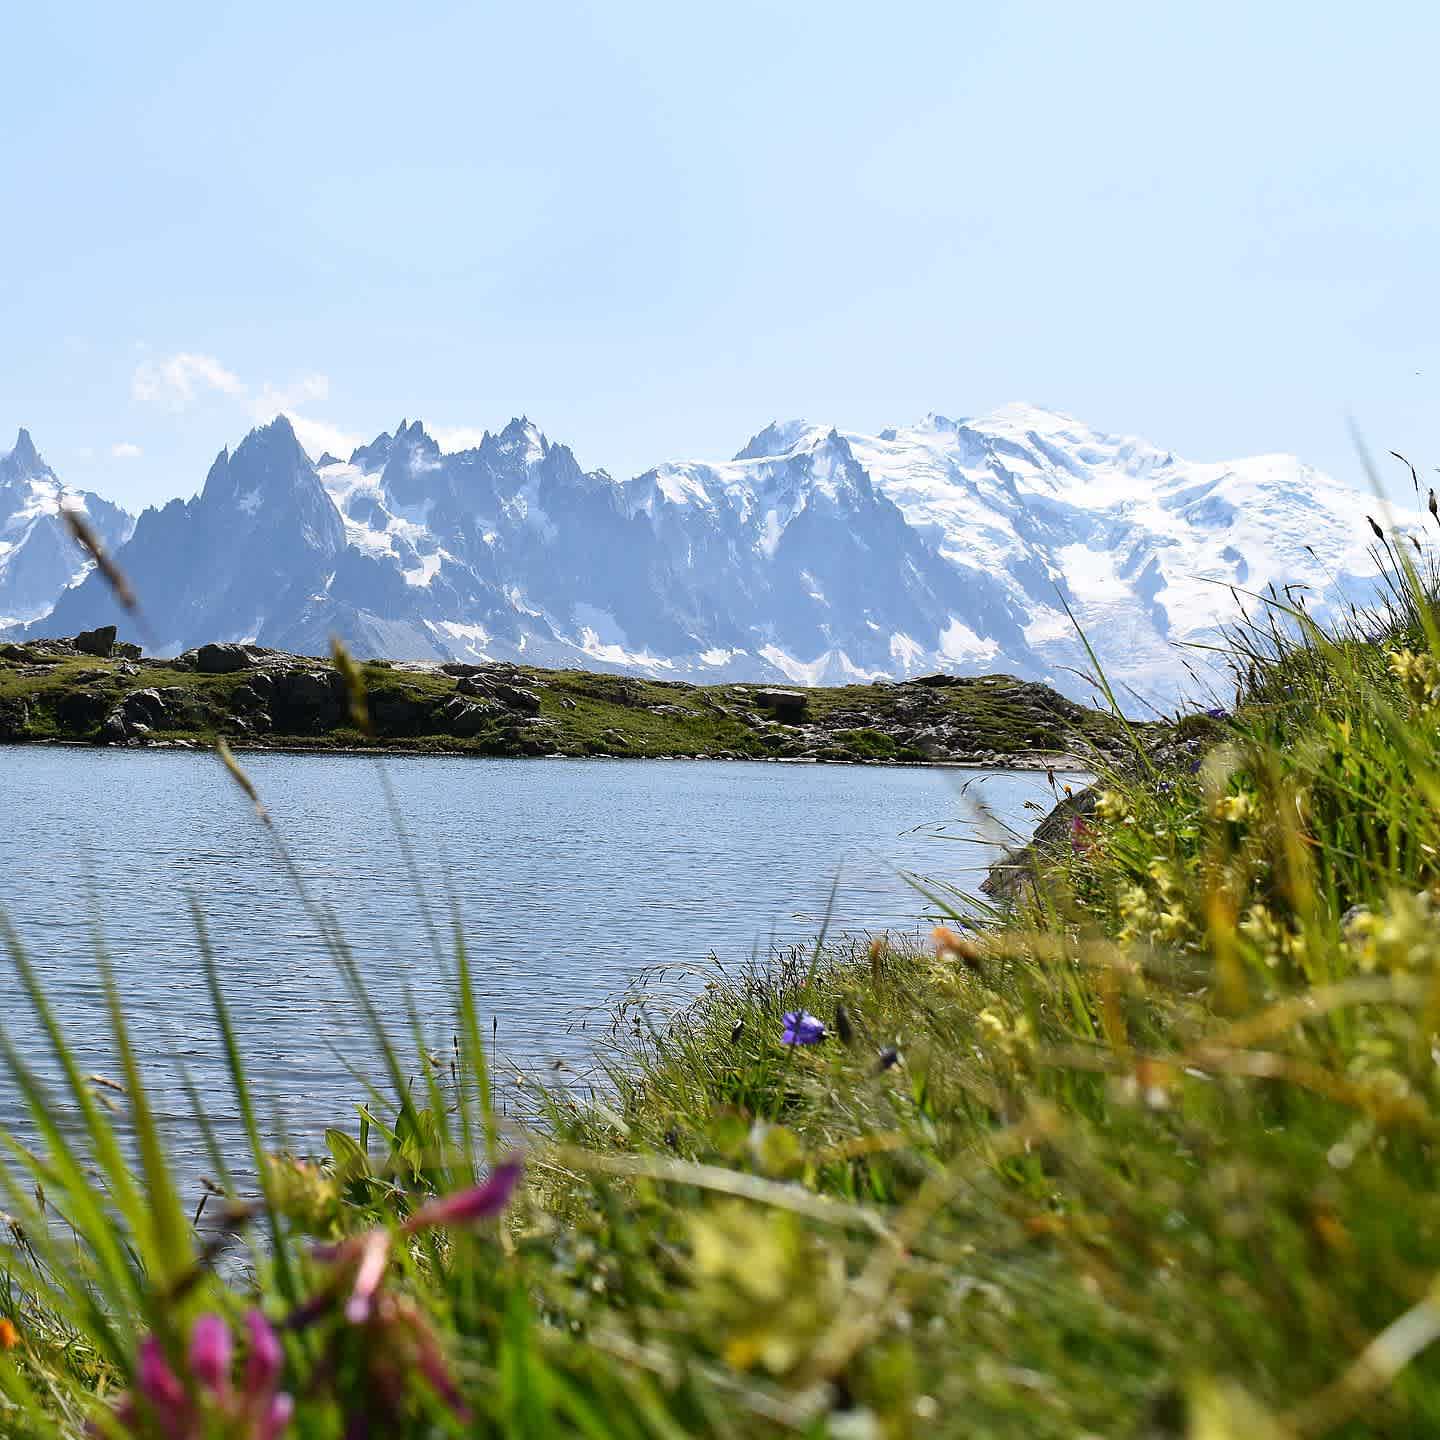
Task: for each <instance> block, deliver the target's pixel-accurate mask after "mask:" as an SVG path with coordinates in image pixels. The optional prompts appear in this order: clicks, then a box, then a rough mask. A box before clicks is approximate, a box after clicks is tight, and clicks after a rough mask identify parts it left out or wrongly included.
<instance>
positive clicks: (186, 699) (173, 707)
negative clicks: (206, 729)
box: [155, 685, 207, 729]
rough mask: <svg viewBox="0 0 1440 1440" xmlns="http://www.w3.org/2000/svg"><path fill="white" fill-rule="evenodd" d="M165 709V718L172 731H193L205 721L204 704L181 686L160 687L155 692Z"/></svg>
mask: <svg viewBox="0 0 1440 1440" xmlns="http://www.w3.org/2000/svg"><path fill="white" fill-rule="evenodd" d="M155 693H156V694H157V695H158V696H159V697H160V700H161V702H162V704H163V705H164V707H165V718H166V720H167V722H168V723H169V725H170V727H171V728H172V729H175V728H181V729H193V728H194V727H196V726H198V725H203V724H205V722H206V719H207V712H206V709H205V705H204V702H203V701H202V700H201V699H200V697H199V696H198V695H197V694H196V693H195V692H194V691H193V690H187V689H186V688H185V686H183V685H162V686H161V687H160V688H159V689H158V690H156V692H155Z"/></svg>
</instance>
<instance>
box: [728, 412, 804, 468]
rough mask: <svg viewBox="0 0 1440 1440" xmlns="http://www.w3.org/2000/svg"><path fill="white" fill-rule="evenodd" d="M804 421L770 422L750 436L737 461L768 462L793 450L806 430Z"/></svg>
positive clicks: (737, 456)
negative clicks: (756, 433) (757, 432)
mask: <svg viewBox="0 0 1440 1440" xmlns="http://www.w3.org/2000/svg"><path fill="white" fill-rule="evenodd" d="M812 428H813V427H812V426H811V425H810V423H809V422H808V421H806V420H772V421H771V422H770V424H768V425H767V426H766V427H765V428H764V429H763V430H762V431H760V433H759V434H758V435H752V436H751V437H750V440H749V442H748V443H747V444H746V445H745V448H744V449H743V450H741V451H740V452H739V453H738V454H737V455H736V456H735V458H736V459H737V460H768V459H773V458H774V457H776V456H777V455H784V454H785V453H786V451H788V450H793V449H794V448H795V446H796V444H798V443H799V441H800V439H801V438H802V437H803V436H804V434H805V432H806V431H807V430H810V429H812Z"/></svg>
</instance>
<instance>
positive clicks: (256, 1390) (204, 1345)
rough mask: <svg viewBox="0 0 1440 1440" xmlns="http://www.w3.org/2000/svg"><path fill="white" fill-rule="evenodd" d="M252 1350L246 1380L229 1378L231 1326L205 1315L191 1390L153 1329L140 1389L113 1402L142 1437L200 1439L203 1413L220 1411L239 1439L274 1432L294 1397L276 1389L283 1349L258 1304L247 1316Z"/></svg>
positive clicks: (193, 1352) (140, 1365)
mask: <svg viewBox="0 0 1440 1440" xmlns="http://www.w3.org/2000/svg"><path fill="white" fill-rule="evenodd" d="M245 1326H246V1330H247V1332H248V1334H249V1337H250V1354H249V1356H248V1358H247V1360H246V1364H245V1381H244V1387H243V1389H242V1390H241V1391H239V1392H238V1393H237V1392H236V1391H235V1390H234V1388H233V1387H232V1385H231V1368H232V1367H231V1352H232V1349H233V1337H232V1336H231V1333H230V1327H229V1326H228V1325H227V1324H226V1323H225V1321H224V1320H223V1319H221V1318H220V1316H218V1315H202V1316H201V1317H200V1318H199V1319H198V1320H197V1321H196V1322H195V1328H194V1329H193V1330H192V1331H191V1332H190V1348H189V1351H188V1353H187V1357H186V1358H187V1363H188V1366H189V1371H190V1378H191V1381H192V1390H191V1391H187V1390H186V1387H185V1386H184V1384H182V1383H181V1381H180V1378H179V1377H178V1376H177V1375H176V1374H175V1372H174V1370H172V1369H171V1368H170V1362H169V1361H168V1360H167V1359H166V1356H165V1351H164V1349H163V1347H162V1346H161V1344H160V1342H159V1340H158V1339H156V1337H155V1336H154V1335H147V1336H145V1338H144V1339H143V1340H141V1342H140V1349H139V1353H138V1355H137V1356H136V1365H135V1390H134V1393H133V1394H130V1393H127V1394H124V1395H121V1396H120V1397H119V1399H118V1400H117V1402H116V1404H115V1410H114V1415H115V1418H116V1420H118V1421H119V1423H120V1424H121V1425H122V1426H123V1427H124V1428H125V1429H126V1430H128V1431H129V1432H130V1434H131V1435H134V1436H137V1437H142V1436H143V1437H146V1440H149V1437H152V1436H156V1437H161V1440H200V1437H201V1436H203V1435H204V1434H205V1433H206V1430H207V1425H206V1417H207V1416H216V1417H218V1418H219V1419H220V1420H221V1421H222V1423H223V1424H224V1426H225V1433H226V1435H233V1436H235V1437H236V1440H276V1437H277V1436H278V1435H280V1434H281V1432H282V1431H283V1430H284V1429H285V1427H286V1426H287V1425H288V1424H289V1423H290V1417H291V1415H292V1414H293V1413H294V1408H295V1407H294V1404H293V1403H292V1401H291V1399H290V1397H289V1396H288V1395H285V1394H282V1393H281V1392H280V1389H279V1383H280V1372H281V1369H282V1368H283V1365H284V1355H283V1353H282V1351H281V1349H280V1342H279V1341H278V1340H277V1339H276V1338H275V1332H274V1331H273V1330H272V1329H271V1328H270V1325H269V1323H268V1322H267V1321H266V1319H265V1317H264V1316H263V1315H261V1314H260V1312H259V1311H258V1310H252V1311H251V1312H250V1313H249V1314H248V1315H247V1316H246V1317H245Z"/></svg>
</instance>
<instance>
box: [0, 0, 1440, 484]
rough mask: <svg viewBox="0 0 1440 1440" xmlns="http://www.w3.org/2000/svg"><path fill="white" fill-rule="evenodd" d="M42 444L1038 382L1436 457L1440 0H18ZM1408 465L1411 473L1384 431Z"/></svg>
mask: <svg viewBox="0 0 1440 1440" xmlns="http://www.w3.org/2000/svg"><path fill="white" fill-rule="evenodd" d="M5 32H6V33H5V47H6V50H7V52H8V53H7V61H6V66H5V73H6V82H5V90H6V94H5V101H4V119H3V121H0V175H3V177H4V184H5V191H4V200H3V217H0V450H3V449H5V448H8V446H9V444H10V440H11V436H12V435H13V432H14V430H15V428H16V427H18V426H21V425H24V426H26V427H28V428H29V429H30V431H31V432H32V434H33V436H34V439H35V441H36V444H37V445H38V446H39V448H40V450H41V451H42V453H43V454H44V455H45V456H46V458H47V459H48V460H49V461H50V463H51V464H52V466H53V467H54V468H55V470H56V471H57V472H58V473H59V474H60V476H61V478H62V479H64V480H66V481H67V482H69V483H71V484H75V485H78V486H82V487H84V488H87V489H94V490H98V491H100V492H101V493H102V494H105V495H107V496H110V497H111V498H114V499H117V500H119V501H121V502H122V503H124V504H126V505H128V506H130V507H131V508H138V507H139V506H141V505H144V504H149V503H155V502H158V501H162V500H164V499H165V498H167V497H169V496H171V495H176V494H180V495H189V494H191V493H193V492H194V491H195V490H197V489H198V488H199V487H200V485H201V484H202V483H203V480H204V475H205V471H206V469H207V468H208V466H209V464H210V462H211V461H212V460H213V458H214V456H215V454H216V453H217V452H218V451H219V450H220V448H221V447H222V445H226V444H229V445H234V444H235V443H236V442H237V441H238V440H239V439H240V438H241V437H242V436H243V435H244V434H245V432H246V431H247V430H248V429H249V428H250V427H251V426H252V425H254V424H255V423H257V422H259V421H262V420H266V419H269V418H270V417H271V416H273V415H274V414H275V413H277V412H280V411H284V412H285V413H287V414H289V415H291V417H292V419H293V420H294V421H295V423H296V427H297V430H298V431H299V433H300V435H301V438H302V439H303V440H304V441H305V443H306V445H307V447H308V448H310V450H311V452H312V454H315V455H318V453H319V451H320V450H321V449H324V448H327V447H328V448H330V449H332V450H334V451H336V452H337V453H348V449H349V447H350V446H352V445H354V444H356V443H359V442H360V441H362V440H368V439H370V438H372V437H373V436H374V435H375V434H376V433H378V432H379V431H381V430H389V429H393V428H394V426H395V425H396V423H398V422H399V421H400V420H401V419H402V418H410V419H414V418H416V417H419V418H421V419H423V420H424V421H425V423H426V426H427V428H429V429H430V430H431V432H432V433H433V434H435V435H436V436H437V437H438V438H439V439H440V440H441V441H442V443H444V444H446V445H447V448H453V447H456V446H460V445H463V444H466V443H473V442H474V441H475V440H477V439H478V437H479V435H480V433H481V432H482V431H483V430H484V429H486V428H489V429H491V430H498V429H499V428H500V427H502V426H503V425H504V424H505V422H506V421H507V420H508V419H509V418H510V417H511V416H512V415H516V414H521V413H524V414H527V415H529V416H530V418H531V419H533V420H535V421H536V422H537V423H538V424H540V425H541V427H542V428H543V429H544V430H545V431H546V432H547V433H548V434H549V435H550V437H551V438H552V439H555V440H561V441H564V442H565V443H567V444H569V445H570V446H571V447H572V448H573V449H574V450H575V452H576V456H577V458H578V459H579V460H580V462H581V464H582V465H584V466H586V467H587V468H588V467H594V466H604V467H605V468H607V469H609V470H610V471H611V472H612V473H614V474H617V475H632V474H636V473H638V472H640V471H641V470H643V469H646V468H648V467H649V466H650V465H652V464H655V463H658V462H659V461H661V460H665V459H679V458H707V459H709V458H721V457H724V456H728V455H731V454H733V453H734V452H735V451H736V450H737V449H739V448H740V447H741V446H742V445H743V444H744V443H745V441H746V439H747V438H748V437H749V436H750V435H751V434H753V433H754V432H756V431H758V430H760V429H761V428H763V427H764V425H765V424H766V423H767V422H769V421H770V420H772V419H776V418H788V417H793V416H805V417H807V418H808V419H811V420H813V421H819V422H829V423H834V424H836V425H838V426H840V427H841V428H842V429H853V430H861V431H875V430H878V429H881V428H883V427H884V426H887V425H903V424H906V423H910V422H913V421H915V420H918V419H919V418H921V417H922V416H923V415H924V414H925V413H926V412H928V411H932V410H933V411H939V412H941V413H943V414H946V415H950V416H952V417H958V416H970V415H982V414H984V413H985V412H986V411H988V410H990V409H993V408H995V407H997V406H999V405H1002V404H1005V403H1007V402H1009V401H1013V400H1027V401H1030V402H1033V403H1035V404H1041V405H1046V406H1050V407H1053V408H1055V409H1059V410H1064V411H1067V412H1069V413H1071V414H1073V415H1077V416H1079V417H1081V418H1083V419H1085V420H1087V421H1089V422H1090V423H1091V424H1093V425H1095V426H1097V427H1099V428H1101V429H1104V430H1107V431H1113V432H1118V433H1134V434H1139V435H1143V436H1145V437H1146V438H1148V439H1150V440H1152V441H1153V442H1154V443H1156V444H1157V445H1160V446H1162V447H1165V448H1169V449H1173V450H1175V451H1176V452H1177V453H1179V454H1181V455H1185V456H1187V457H1189V458H1193V459H1200V460H1214V459H1224V458H1227V457H1234V456H1240V455H1247V454H1255V453H1259V452H1265V451H1277V450H1279V451H1291V452H1294V453H1296V454H1298V455H1300V456H1302V457H1303V458H1304V459H1306V460H1308V461H1310V462H1311V463H1313V464H1316V465H1319V466H1320V467H1321V468H1323V469H1326V470H1328V471H1330V472H1331V473H1333V474H1335V475H1337V476H1339V477H1340V478H1342V479H1349V480H1352V481H1354V482H1355V483H1357V484H1364V483H1365V482H1364V478H1363V475H1362V472H1361V468H1360V466H1359V464H1358V462H1357V458H1356V450H1355V446H1354V442H1353V440H1352V437H1351V429H1350V426H1351V422H1352V420H1353V423H1354V424H1355V426H1357V427H1358V429H1359V430H1360V431H1361V432H1362V433H1363V435H1364V436H1365V438H1366V440H1367V442H1368V443H1369V445H1370V447H1371V449H1372V450H1373V451H1374V453H1375V454H1376V455H1377V456H1379V457H1380V461H1381V462H1383V463H1382V464H1381V467H1380V468H1381V473H1382V475H1383V476H1384V477H1385V479H1386V480H1387V481H1389V482H1395V484H1396V491H1395V493H1396V494H1397V495H1398V494H1400V493H1402V490H1401V488H1400V487H1399V484H1398V482H1399V480H1400V479H1401V478H1402V477H1403V478H1404V482H1405V483H1404V487H1403V489H1404V490H1405V491H1408V489H1409V481H1408V476H1405V475H1404V472H1401V471H1400V470H1399V467H1398V464H1397V462H1395V461H1393V460H1392V459H1390V458H1389V457H1388V455H1387V454H1386V452H1387V451H1388V450H1390V449H1392V448H1393V449H1396V450H1400V451H1402V452H1404V453H1406V454H1409V455H1410V456H1411V457H1412V458H1413V459H1415V460H1416V461H1417V463H1420V464H1421V465H1423V466H1424V467H1425V468H1426V470H1427V471H1429V470H1430V468H1431V467H1433V466H1435V465H1440V423H1437V419H1436V408H1437V407H1436V405H1435V404H1434V400H1435V398H1436V395H1437V388H1440V278H1437V257H1440V243H1437V242H1440V146H1437V145H1436V143H1435V139H1436V134H1437V122H1436V118H1435V107H1434V80H1433V70H1434V64H1435V56H1436V55H1437V54H1440V7H1437V6H1434V5H1428V4H1422V3H1398V0H1392V3H1380V4H1376V5H1370V6H1356V5H1354V4H1353V3H1344V4H1339V3H1328V0H1305V3H1290V0H1268V3H1266V4H1263V5H1257V4H1255V3H1253V0H1245V3H1231V0H1207V3H1205V4H1203V5H1201V4H1193V5H1192V4H1187V5H1179V4H1158V5H1157V4H1155V3H1154V0H1144V3H1119V0H1116V3H1108V0H1095V3H1091V4H1084V5H1077V4H1075V3H1073V0H1062V3H1023V0H1015V3H998V0H995V3H969V0H936V3H920V0H915V3H907V0H890V3H887V4H885V5H883V6H877V5H875V4H873V3H871V0H865V3H854V4H852V3H848V0H823V3H811V0H787V3H782V4H777V3H775V0H766V3H750V0H726V3H724V4H717V5H705V6H700V5H677V4H675V3H673V0H665V3H650V0H609V3H603V4H585V3H579V0H544V3H534V4H528V5H517V4H514V3H513V0H511V3H505V4H486V3H453V4H452V3H444V0H431V3H427V0H416V3H415V4H413V5H411V6H408V7H404V8H402V7H398V6H396V5H394V4H393V3H389V0H387V3H383V4H372V3H367V0H347V3H345V4H328V3H310V4H306V5H304V6H295V5H293V4H290V3H286V4H278V3H271V0H246V3H244V4H224V3H211V4H207V5H193V4H178V3H165V0H151V3H148V4H146V5H142V6H117V5H111V4H100V3H92V0H81V3H75V4H70V5H66V6H40V5H31V6H15V7H12V8H11V13H9V14H7V17H6V23H5ZM1377 463H1380V462H1377Z"/></svg>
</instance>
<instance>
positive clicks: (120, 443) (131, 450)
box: [110, 440, 145, 460]
mask: <svg viewBox="0 0 1440 1440" xmlns="http://www.w3.org/2000/svg"><path fill="white" fill-rule="evenodd" d="M110 453H111V454H112V455H113V456H114V457H115V458H116V459H117V460H138V459H139V458H140V457H141V455H143V454H144V453H145V452H144V451H143V450H141V448H140V447H139V446H138V445H132V444H131V443H130V441H128V440H117V441H116V442H115V443H114V444H113V445H112V446H111V447H110Z"/></svg>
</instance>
